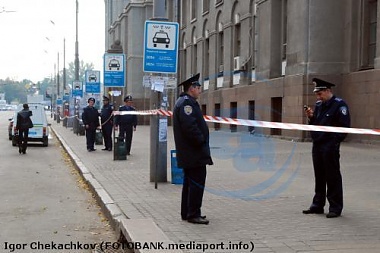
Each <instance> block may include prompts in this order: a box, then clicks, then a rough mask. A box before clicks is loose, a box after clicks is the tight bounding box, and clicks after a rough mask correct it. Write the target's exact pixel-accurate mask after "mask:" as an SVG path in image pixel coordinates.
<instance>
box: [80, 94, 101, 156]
mask: <svg viewBox="0 0 380 253" xmlns="http://www.w3.org/2000/svg"><path fill="white" fill-rule="evenodd" d="M87 102H88V106H87V107H85V108H83V113H82V120H83V125H84V127H85V130H86V145H87V151H88V152H92V151H95V150H96V149H95V148H94V144H95V134H96V129H97V128H98V127H99V112H98V110H97V109H96V108H95V107H94V104H95V99H94V98H89V99H88V101H87Z"/></svg>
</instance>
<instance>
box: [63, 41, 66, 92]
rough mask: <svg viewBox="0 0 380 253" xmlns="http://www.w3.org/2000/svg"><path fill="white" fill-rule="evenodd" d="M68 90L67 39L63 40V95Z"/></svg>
mask: <svg viewBox="0 0 380 253" xmlns="http://www.w3.org/2000/svg"><path fill="white" fill-rule="evenodd" d="M65 90H66V39H65V38H63V94H65Z"/></svg>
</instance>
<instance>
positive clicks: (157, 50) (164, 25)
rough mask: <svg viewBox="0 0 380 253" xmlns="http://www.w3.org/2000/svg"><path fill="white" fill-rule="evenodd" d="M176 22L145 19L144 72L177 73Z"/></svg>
mask: <svg viewBox="0 0 380 253" xmlns="http://www.w3.org/2000/svg"><path fill="white" fill-rule="evenodd" d="M177 61H178V23H175V22H162V21H145V32H144V72H156V73H177Z"/></svg>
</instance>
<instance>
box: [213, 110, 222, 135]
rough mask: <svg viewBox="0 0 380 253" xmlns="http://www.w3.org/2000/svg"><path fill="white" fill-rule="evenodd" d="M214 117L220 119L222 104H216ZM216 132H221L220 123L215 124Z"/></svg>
mask: <svg viewBox="0 0 380 253" xmlns="http://www.w3.org/2000/svg"><path fill="white" fill-rule="evenodd" d="M214 115H215V116H217V117H220V116H221V115H220V104H215V109H214ZM214 129H215V131H217V130H220V123H214Z"/></svg>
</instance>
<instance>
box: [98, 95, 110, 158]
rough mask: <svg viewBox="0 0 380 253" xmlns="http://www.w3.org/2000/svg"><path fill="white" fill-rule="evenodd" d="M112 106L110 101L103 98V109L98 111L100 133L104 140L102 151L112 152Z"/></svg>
mask: <svg viewBox="0 0 380 253" xmlns="http://www.w3.org/2000/svg"><path fill="white" fill-rule="evenodd" d="M112 112H113V105H111V104H110V99H109V98H108V97H106V96H103V107H102V110H101V111H100V121H101V123H102V133H103V139H104V146H105V147H104V148H103V149H102V150H105V151H106V150H108V151H112V126H113V115H112Z"/></svg>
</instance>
